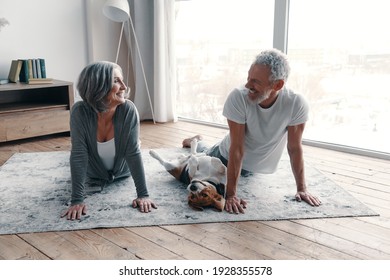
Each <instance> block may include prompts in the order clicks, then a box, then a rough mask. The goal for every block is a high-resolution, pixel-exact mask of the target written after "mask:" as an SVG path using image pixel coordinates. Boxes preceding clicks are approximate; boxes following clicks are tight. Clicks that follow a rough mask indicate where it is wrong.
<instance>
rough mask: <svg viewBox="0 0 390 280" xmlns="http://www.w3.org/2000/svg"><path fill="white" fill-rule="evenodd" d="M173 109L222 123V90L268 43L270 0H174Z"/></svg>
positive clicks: (243, 74)
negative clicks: (175, 60) (175, 91)
mask: <svg viewBox="0 0 390 280" xmlns="http://www.w3.org/2000/svg"><path fill="white" fill-rule="evenodd" d="M176 4H177V5H176V34H175V37H176V57H177V62H176V63H177V73H178V74H177V75H178V77H177V81H178V94H177V104H178V108H177V109H178V115H179V116H180V117H185V118H191V119H196V120H202V121H206V122H214V123H219V124H226V120H225V118H224V117H223V116H222V107H223V104H224V102H225V100H226V97H227V95H228V94H229V93H230V92H231V91H232V90H233V89H234V87H237V86H239V85H242V84H244V83H245V82H246V78H247V73H248V70H249V66H250V64H251V62H252V61H253V59H254V57H255V55H256V53H257V52H258V51H259V50H260V49H264V48H270V47H272V38H273V20H274V18H273V14H274V1H273V0H264V1H259V0H192V1H176Z"/></svg>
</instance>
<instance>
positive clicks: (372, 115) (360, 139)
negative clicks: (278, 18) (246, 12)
mask: <svg viewBox="0 0 390 280" xmlns="http://www.w3.org/2000/svg"><path fill="white" fill-rule="evenodd" d="M388 11H390V2H388V1H386V0H367V1H355V0H343V1H339V0H326V1H325V0H323V1H322V0H314V1H306V0H291V2H290V19H289V30H288V35H289V36H288V56H289V58H290V60H291V64H292V65H291V66H292V76H291V78H290V81H289V86H290V87H292V88H294V89H295V90H296V91H297V92H300V93H302V94H303V95H304V96H305V97H306V98H307V99H308V101H309V103H310V107H311V114H310V121H309V122H308V125H307V128H306V131H305V134H304V136H305V138H307V139H310V140H316V141H320V142H328V143H333V144H339V145H344V146H349V147H355V148H361V149H367V150H377V151H381V152H386V153H390V144H389V143H390V126H389V120H390V90H389V87H388V86H387V82H388V81H390V36H389V31H388V27H389V26H390V17H389V16H388Z"/></svg>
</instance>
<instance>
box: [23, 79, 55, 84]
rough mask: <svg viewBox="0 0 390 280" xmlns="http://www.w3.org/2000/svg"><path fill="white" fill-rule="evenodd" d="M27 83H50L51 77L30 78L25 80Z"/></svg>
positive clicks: (51, 81)
mask: <svg viewBox="0 0 390 280" xmlns="http://www.w3.org/2000/svg"><path fill="white" fill-rule="evenodd" d="M27 83H28V84H29V85H40V84H52V83H53V79H52V78H32V79H29V80H28V82H27Z"/></svg>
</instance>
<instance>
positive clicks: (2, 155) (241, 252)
mask: <svg viewBox="0 0 390 280" xmlns="http://www.w3.org/2000/svg"><path fill="white" fill-rule="evenodd" d="M194 133H201V134H203V135H204V138H205V140H206V141H209V142H211V143H213V142H214V141H216V140H218V139H220V138H221V137H222V136H223V135H225V133H226V130H225V129H222V128H215V127H209V126H204V125H198V124H192V123H187V122H178V123H167V124H157V125H154V124H152V123H142V125H141V140H142V147H143V148H159V147H179V146H181V141H182V139H183V138H184V137H188V136H192V135H193V134H194ZM69 149H70V139H69V136H68V135H56V136H47V137H40V138H35V139H29V140H22V141H17V142H12V143H0V165H2V164H3V163H4V162H5V161H6V160H7V159H9V158H10V157H11V156H12V154H14V153H16V152H36V151H58V150H69ZM304 149H305V150H304V151H305V159H306V163H308V164H311V165H313V166H315V167H316V168H317V169H319V170H320V171H322V172H323V173H324V174H326V176H328V177H329V178H331V179H332V180H334V181H335V182H337V183H338V184H339V185H340V186H342V187H343V188H345V189H346V190H348V191H349V192H350V193H351V194H352V195H353V196H355V197H356V198H357V199H359V200H360V201H362V202H363V203H365V204H366V205H368V206H369V207H370V208H372V209H373V210H375V211H376V212H377V213H379V214H380V216H379V217H361V218H333V219H309V220H291V221H271V222H237V223H217V224H196V225H178V226H153V227H129V228H113V229H93V230H80V231H64V232H48V233H32V234H16V235H0V259H8V260H16V259H56V260H57V259H92V260H95V259H105V260H108V259H192V260H195V259H236V260H237V259H268V260H272V259H276V260H280V259H283V260H289V259H298V260H304V259H322V260H327V259H332V260H341V259H348V260H354V259H364V260H378V259H382V260H389V259H390V187H389V182H390V164H389V163H390V162H389V161H386V160H381V159H375V158H368V157H363V156H357V155H351V154H346V153H341V152H335V151H330V150H324V149H320V148H314V147H309V146H305V147H304ZM307 180H308V181H310V178H307ZM293 189H294V186H292V195H293V193H294V192H293ZM37 207H39V205H37ZM249 207H250V205H249ZM0 211H1V209H0ZM42 211H45V210H44V209H42ZM157 211H158V210H157ZM0 215H1V212H0ZM53 215H59V213H53ZM0 218H1V216H0Z"/></svg>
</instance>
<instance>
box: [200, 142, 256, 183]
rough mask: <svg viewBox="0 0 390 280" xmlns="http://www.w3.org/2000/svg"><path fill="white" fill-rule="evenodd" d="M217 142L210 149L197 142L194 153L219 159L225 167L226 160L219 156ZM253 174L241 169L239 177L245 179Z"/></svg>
mask: <svg viewBox="0 0 390 280" xmlns="http://www.w3.org/2000/svg"><path fill="white" fill-rule="evenodd" d="M219 144H220V143H219V142H218V143H217V144H214V145H213V146H211V147H208V146H207V145H206V144H205V143H204V142H203V141H199V142H198V147H197V148H196V152H198V153H205V154H206V155H208V156H211V157H216V158H219V159H220V160H221V161H222V163H223V164H224V165H225V166H226V167H227V165H228V160H227V159H226V158H224V157H223V156H222V155H221V152H220V151H219ZM252 174H253V173H252V172H250V171H247V170H245V169H241V176H243V177H247V176H250V175H252Z"/></svg>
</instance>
